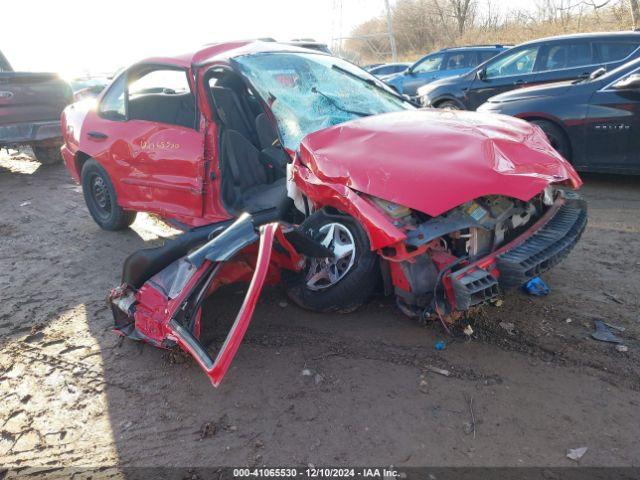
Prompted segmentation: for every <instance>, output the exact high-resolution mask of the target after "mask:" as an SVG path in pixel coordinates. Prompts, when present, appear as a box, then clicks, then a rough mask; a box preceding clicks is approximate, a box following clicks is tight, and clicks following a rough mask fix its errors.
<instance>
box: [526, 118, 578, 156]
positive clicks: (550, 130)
mask: <svg viewBox="0 0 640 480" xmlns="http://www.w3.org/2000/svg"><path fill="white" fill-rule="evenodd" d="M531 123H533V124H534V125H537V126H539V127H540V128H541V129H542V131H543V132H544V133H545V135H546V136H547V138H548V139H549V143H550V144H551V146H552V147H553V148H555V149H556V151H557V152H558V153H559V154H560V155H562V156H563V157H564V158H566V159H567V160H569V161H571V146H570V144H569V139H568V138H567V136H566V135H565V133H564V132H563V131H562V129H561V128H560V127H558V126H557V125H556V124H555V123H553V122H550V121H548V120H532V121H531Z"/></svg>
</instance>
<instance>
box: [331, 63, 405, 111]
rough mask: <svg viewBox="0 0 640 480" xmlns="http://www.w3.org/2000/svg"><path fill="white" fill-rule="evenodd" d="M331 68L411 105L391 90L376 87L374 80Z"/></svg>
mask: <svg viewBox="0 0 640 480" xmlns="http://www.w3.org/2000/svg"><path fill="white" fill-rule="evenodd" d="M331 68H332V69H333V70H337V71H338V72H341V73H344V74H346V75H348V76H350V77H351V78H355V79H356V80H360V81H361V82H364V83H366V84H367V85H371V86H372V87H374V88H376V89H378V90H380V91H382V92H384V93H386V94H388V95H392V96H394V97H396V98H399V99H400V100H402V101H403V102H405V103H411V102H409V101H408V100H407V99H406V98H404V97H403V96H402V95H400V94H399V93H397V92H395V91H393V89H391V88H389V89H387V88H385V87H381V86H380V85H378V83H377V82H376V81H375V80H373V79H371V78H364V77H361V76H360V75H356V74H355V73H353V72H350V71H349V70H347V69H345V68H342V67H339V66H338V65H333V66H332V67H331Z"/></svg>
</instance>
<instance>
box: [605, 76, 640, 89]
mask: <svg viewBox="0 0 640 480" xmlns="http://www.w3.org/2000/svg"><path fill="white" fill-rule="evenodd" d="M611 86H612V87H613V88H615V89H616V90H635V89H640V73H634V74H632V75H629V76H628V77H627V78H623V79H622V80H618V81H617V82H616V83H614V84H613V85H611Z"/></svg>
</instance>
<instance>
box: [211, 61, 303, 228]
mask: <svg viewBox="0 0 640 480" xmlns="http://www.w3.org/2000/svg"><path fill="white" fill-rule="evenodd" d="M206 81H208V84H209V88H210V92H211V103H212V105H213V110H214V114H215V117H216V122H217V123H218V125H219V126H220V175H221V190H222V200H223V202H224V204H225V207H226V208H227V209H229V210H230V211H231V212H232V213H234V214H239V213H241V212H245V211H246V212H249V213H252V214H254V213H262V214H263V215H264V214H268V215H267V216H269V217H272V219H274V220H275V219H281V218H283V216H284V215H285V213H286V212H287V210H288V207H289V205H290V202H291V199H290V198H288V196H287V187H286V165H287V162H288V161H289V156H288V154H287V153H286V152H285V151H284V149H283V148H282V147H281V145H280V140H279V137H278V133H277V131H276V129H275V127H274V124H273V123H272V120H271V119H270V118H269V117H268V116H267V113H266V112H264V111H263V108H262V107H261V105H260V103H259V102H258V100H257V99H256V97H255V95H254V94H253V93H252V92H251V91H250V90H249V88H248V87H247V85H246V84H245V83H244V81H243V80H242V78H241V77H240V76H239V75H238V74H236V73H234V72H232V71H231V70H228V69H222V68H220V69H214V70H212V71H210V72H209V73H208V75H207V79H206Z"/></svg>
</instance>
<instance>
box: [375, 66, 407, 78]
mask: <svg viewBox="0 0 640 480" xmlns="http://www.w3.org/2000/svg"><path fill="white" fill-rule="evenodd" d="M410 66H411V64H410V63H383V64H382V65H378V66H377V67H373V68H370V69H369V70H367V71H368V72H369V73H370V74H371V75H375V76H376V77H378V78H381V79H383V80H384V78H386V77H388V76H389V75H395V74H397V73H402V72H404V71H405V70H406V69H407V68H409V67H410Z"/></svg>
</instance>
